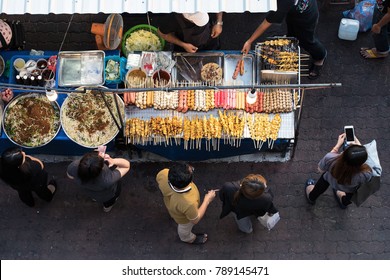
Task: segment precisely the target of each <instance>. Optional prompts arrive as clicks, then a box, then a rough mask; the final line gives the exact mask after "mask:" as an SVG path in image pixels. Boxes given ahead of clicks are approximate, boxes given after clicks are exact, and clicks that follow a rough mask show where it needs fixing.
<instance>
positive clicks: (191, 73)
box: [180, 56, 198, 81]
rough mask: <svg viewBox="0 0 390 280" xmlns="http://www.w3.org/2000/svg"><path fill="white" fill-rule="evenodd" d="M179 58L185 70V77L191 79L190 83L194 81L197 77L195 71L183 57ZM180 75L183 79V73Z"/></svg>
mask: <svg viewBox="0 0 390 280" xmlns="http://www.w3.org/2000/svg"><path fill="white" fill-rule="evenodd" d="M180 57H181V61H182V62H183V64H184V66H185V67H186V69H187V72H186V74H188V75H187V76H189V77H190V78H191V81H196V80H197V76H198V74H197V72H196V70H195V69H194V67H193V66H192V65H191V63H190V62H189V61H188V60H187V59H186V58H185V57H184V56H180ZM180 71H182V70H180ZM181 74H182V76H183V77H184V75H183V73H181ZM184 78H185V77H184Z"/></svg>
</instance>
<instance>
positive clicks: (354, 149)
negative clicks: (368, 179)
mask: <svg viewBox="0 0 390 280" xmlns="http://www.w3.org/2000/svg"><path fill="white" fill-rule="evenodd" d="M343 157H344V160H345V162H346V163H347V164H348V165H350V166H356V167H358V166H361V165H362V164H363V163H365V162H366V160H367V158H368V154H367V150H366V147H364V146H361V145H351V146H349V147H348V148H347V149H346V150H345V151H344V153H343Z"/></svg>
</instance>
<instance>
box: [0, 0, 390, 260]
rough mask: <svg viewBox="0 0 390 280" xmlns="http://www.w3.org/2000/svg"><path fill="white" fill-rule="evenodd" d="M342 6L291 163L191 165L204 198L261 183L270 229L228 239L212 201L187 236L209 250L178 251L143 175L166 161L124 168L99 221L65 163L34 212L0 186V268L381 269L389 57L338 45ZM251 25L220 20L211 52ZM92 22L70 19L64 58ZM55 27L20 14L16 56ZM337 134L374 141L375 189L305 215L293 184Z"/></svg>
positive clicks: (231, 230)
mask: <svg viewBox="0 0 390 280" xmlns="http://www.w3.org/2000/svg"><path fill="white" fill-rule="evenodd" d="M346 8H347V6H343V7H341V6H330V7H329V8H328V10H327V11H326V12H322V13H321V18H320V24H319V30H318V33H319V36H320V38H321V40H322V41H323V42H324V44H325V45H326V47H327V48H328V58H327V61H326V65H325V68H324V71H323V74H322V76H321V77H320V78H319V79H318V80H317V81H315V83H317V82H318V83H330V82H339V83H342V84H343V86H342V87H340V88H334V89H320V90H308V91H306V93H305V99H304V104H303V106H304V107H303V114H302V121H301V126H300V131H299V136H298V140H297V141H298V143H297V149H296V152H295V157H294V158H293V159H291V160H288V161H285V162H230V163H228V162H220V163H204V162H194V163H192V164H193V166H194V167H195V170H196V171H195V182H196V184H197V185H198V186H199V189H200V190H203V189H208V188H216V187H218V186H220V185H221V184H222V183H223V182H225V181H230V180H238V179H240V178H242V177H243V176H245V175H246V174H249V173H261V174H263V175H264V176H265V178H267V179H268V185H269V186H271V187H272V188H273V191H274V194H275V205H276V206H277V207H278V208H279V210H280V215H281V221H280V222H279V224H278V225H277V226H276V227H275V229H274V230H272V231H267V230H266V229H264V228H262V227H261V225H259V224H255V227H254V232H253V233H252V234H243V233H240V232H238V230H237V228H236V225H235V222H234V219H233V217H232V216H228V217H226V218H224V219H222V220H220V219H219V214H220V211H221V202H220V201H219V200H218V199H216V200H215V201H214V202H213V203H212V204H211V205H210V207H209V209H208V211H207V213H206V216H205V217H204V218H203V220H202V221H201V222H200V223H199V224H198V225H196V226H195V231H196V232H207V233H208V235H209V241H208V242H207V243H206V244H205V245H202V246H193V245H187V244H183V243H181V242H180V241H179V240H178V237H177V234H176V226H175V223H174V222H173V221H172V220H171V219H170V218H169V216H168V213H167V211H166V209H165V207H164V205H163V200H162V197H161V194H160V192H159V190H158V188H157V186H156V183H155V175H156V174H157V172H158V171H159V170H160V169H162V168H165V167H167V166H170V163H169V162H137V161H133V162H132V166H131V171H130V172H129V174H128V175H126V176H125V178H124V180H125V182H124V187H123V192H122V194H121V196H120V198H119V200H118V202H117V204H116V205H115V206H114V208H113V209H112V211H111V212H110V213H104V212H103V210H102V209H101V208H102V207H101V206H100V205H98V204H96V203H94V202H92V201H91V200H90V199H88V198H87V197H85V196H84V195H83V194H82V193H81V192H80V191H79V190H78V189H77V187H75V186H74V185H73V184H72V183H71V182H70V180H68V179H67V178H66V175H65V170H66V167H67V164H68V163H69V162H56V163H48V164H47V169H48V171H49V172H50V173H51V174H55V175H56V176H57V177H58V183H59V191H58V193H57V194H56V196H55V198H54V200H53V201H52V202H51V203H50V204H46V203H42V202H41V201H38V200H37V201H38V203H37V206H36V208H34V209H31V208H28V207H26V206H24V204H22V203H21V202H20V201H19V199H18V196H17V193H16V192H14V191H13V190H12V189H10V188H8V187H6V186H4V185H3V184H2V183H0V217H1V218H0V219H1V223H0V248H1V249H0V258H1V259H264V260H271V259H272V260H281V259H282V260H292V259H295V260H302V259H321V260H326V259H336V260H337V259H355V260H356V259H386V260H388V259H390V242H389V241H390V223H389V217H390V209H389V205H390V201H389V198H390V188H389V183H388V182H389V175H388V172H386V171H387V170H389V168H390V163H389V158H388V157H387V155H389V154H390V148H389V145H388V143H390V139H389V136H390V131H389V124H388V115H389V112H390V111H389V105H390V97H389V96H390V95H389V89H388V73H390V64H389V58H387V59H382V60H365V59H363V58H361V56H360V55H359V48H360V47H362V46H372V40H371V37H370V34H369V33H364V34H361V33H360V34H359V36H358V39H357V40H356V41H342V40H340V39H338V37H337V31H338V25H339V22H340V19H341V11H342V10H343V9H346ZM263 17H264V15H263V14H249V13H244V14H229V15H226V16H225V18H224V33H223V36H222V46H223V48H224V49H236V50H237V49H240V48H241V45H242V43H243V42H244V41H245V39H246V38H247V37H248V36H249V35H250V34H251V33H252V32H253V31H254V30H255V28H256V27H257V25H258V24H259V23H260V22H261V20H262V19H263ZM99 18H105V17H103V16H102V15H95V16H83V17H81V16H75V19H74V20H75V23H74V25H72V28H71V31H72V33H71V34H69V36H68V37H67V40H66V42H65V45H64V49H68V50H72V49H73V50H74V48H76V47H78V48H77V49H80V50H81V49H88V48H89V47H90V48H93V41H92V40H93V37H92V35H90V34H88V32H89V28H90V23H91V22H92V21H96V20H97V19H99ZM67 19H68V17H66V16H64V15H60V16H47V17H45V19H44V20H42V18H39V20H38V18H37V17H33V16H26V18H25V20H29V21H30V22H31V24H32V25H30V26H29V27H28V28H29V30H28V31H29V34H28V37H27V40H28V42H29V46H28V47H30V48H35V49H44V48H45V46H47V47H52V49H56V46H59V44H60V42H61V39H60V38H58V36H57V35H55V34H57V33H55V32H59V33H60V32H63V27H64V26H65V25H66V20H67ZM159 19H160V17H159V15H152V23H153V22H154V23H156V22H158V20H159ZM103 21H104V20H100V21H97V22H103ZM141 22H142V23H144V22H145V18H144V17H141V16H139V15H126V16H125V24H126V27H130V26H132V25H134V24H137V23H141ZM53 23H55V24H53ZM131 23H133V24H131ZM45 28H47V29H45ZM54 29H57V30H54ZM76 29H77V30H78V31H79V33H77V32H76V31H75V30H76ZM280 29H283V26H280V27H275V28H273V29H272V30H271V31H270V32H268V34H267V35H281V34H282V33H279V34H278V33H277V32H278V30H280ZM40 32H48V33H44V34H47V36H45V37H46V38H48V40H49V41H48V42H47V43H46V42H42V41H37V39H39V36H38V34H41V33H40ZM50 34H53V37H51V36H50ZM56 36H57V37H56ZM233 38H234V39H233ZM71 42H76V43H71ZM47 47H46V48H47ZM302 82H303V83H309V82H311V81H309V80H305V81H302ZM346 124H352V125H354V126H355V132H356V135H357V137H358V138H359V139H360V141H361V142H362V143H367V142H369V141H371V140H373V139H376V140H377V143H378V150H379V156H380V159H381V163H382V167H383V170H384V173H383V177H382V187H381V190H380V191H379V192H378V193H376V194H375V195H374V196H372V197H370V198H369V199H368V200H367V201H366V202H365V203H364V204H363V205H362V206H361V207H359V208H358V207H356V206H355V205H352V206H350V207H348V209H347V210H341V209H339V208H338V206H337V204H336V201H335V200H334V198H333V194H332V193H331V190H328V191H327V192H326V193H325V194H324V195H323V196H321V197H320V198H319V199H318V201H317V203H316V205H315V206H311V205H308V204H307V202H306V200H305V197H304V192H303V190H304V183H305V181H306V179H307V178H309V177H312V178H315V179H317V178H319V175H320V174H319V173H318V172H317V162H318V161H319V159H320V158H321V157H322V156H323V155H324V154H325V153H326V152H328V151H329V150H330V149H331V148H332V147H333V146H334V144H335V143H336V140H337V136H338V135H339V134H340V133H342V129H343V126H344V125H346ZM126 156H127V155H126Z"/></svg>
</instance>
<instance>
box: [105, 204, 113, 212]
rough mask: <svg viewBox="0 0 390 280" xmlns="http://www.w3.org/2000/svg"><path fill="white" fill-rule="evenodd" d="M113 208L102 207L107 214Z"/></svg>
mask: <svg viewBox="0 0 390 280" xmlns="http://www.w3.org/2000/svg"><path fill="white" fill-rule="evenodd" d="M113 206H114V205H111V206H110V207H104V206H103V211H104V212H106V213H108V212H110V211H111V209H112V207H113Z"/></svg>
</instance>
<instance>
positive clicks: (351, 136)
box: [344, 125, 355, 144]
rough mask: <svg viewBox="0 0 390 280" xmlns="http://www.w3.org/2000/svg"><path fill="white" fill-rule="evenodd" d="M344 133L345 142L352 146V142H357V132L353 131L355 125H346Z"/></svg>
mask: <svg viewBox="0 0 390 280" xmlns="http://www.w3.org/2000/svg"><path fill="white" fill-rule="evenodd" d="M344 132H345V135H346V137H345V141H346V142H347V144H350V143H351V142H353V141H355V130H354V129H353V125H346V126H344Z"/></svg>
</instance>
